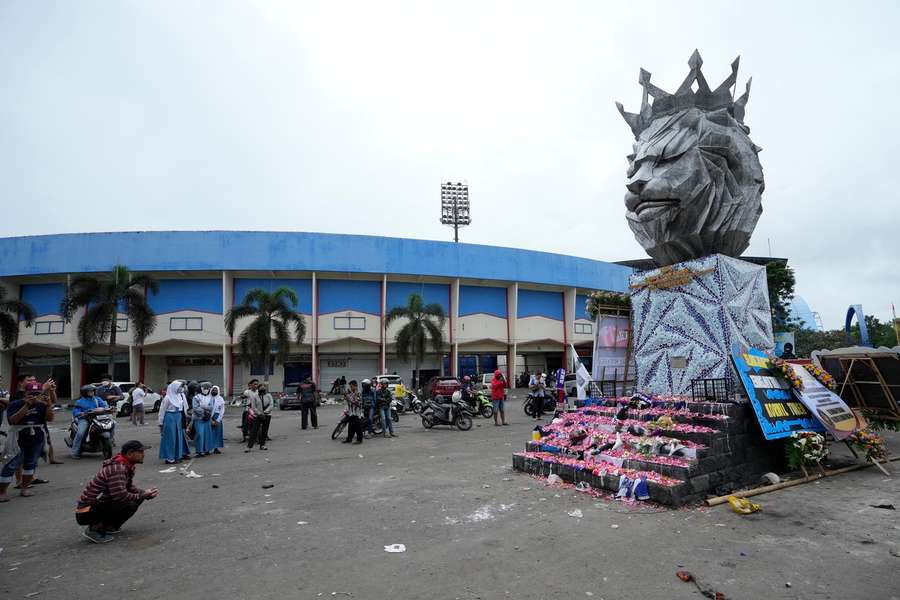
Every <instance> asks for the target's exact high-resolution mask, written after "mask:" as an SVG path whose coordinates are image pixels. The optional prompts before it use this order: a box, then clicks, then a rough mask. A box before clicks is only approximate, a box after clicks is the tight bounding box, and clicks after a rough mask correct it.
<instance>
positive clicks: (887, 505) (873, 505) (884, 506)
mask: <svg viewBox="0 0 900 600" xmlns="http://www.w3.org/2000/svg"><path fill="white" fill-rule="evenodd" d="M869 506H871V507H872V508H883V509H885V510H897V509H896V508H895V507H894V505H893V504H870V505H869Z"/></svg>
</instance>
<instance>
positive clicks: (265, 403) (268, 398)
mask: <svg viewBox="0 0 900 600" xmlns="http://www.w3.org/2000/svg"><path fill="white" fill-rule="evenodd" d="M258 392H259V393H258V394H257V395H256V397H255V398H254V400H253V401H254V404H253V405H252V406H251V407H250V409H251V410H252V411H253V427H251V428H250V439H249V440H248V441H247V448H245V449H244V452H250V451H251V450H252V449H253V444H255V443H257V442H258V443H259V449H260V450H268V449H269V448H268V447H267V446H266V440H267V439H268V435H269V421H270V420H271V418H272V406H274V404H275V401H274V400H273V399H272V394H270V393H269V390H268V388H267V387H266V386H265V385H261V386H259V388H258Z"/></svg>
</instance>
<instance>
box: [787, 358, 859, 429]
mask: <svg viewBox="0 0 900 600" xmlns="http://www.w3.org/2000/svg"><path fill="white" fill-rule="evenodd" d="M794 371H795V372H796V373H797V375H798V376H799V377H800V381H802V382H803V390H802V391H798V390H794V394H795V395H796V396H797V397H798V398H799V399H800V401H801V402H803V404H804V405H805V406H806V408H808V409H809V411H810V412H811V413H812V414H813V415H814V416H815V417H816V418H817V419H818V420H819V421H820V422H821V423H822V425H824V426H825V429H827V430H828V431H830V432H831V435H833V436H834V439H836V440H842V439H844V438H846V437H848V436H849V435H851V434H852V433H853V432H855V431H857V430H859V429H862V428H863V427H865V426H866V423H865V420H861V419H862V417H857V415H856V414H855V413H854V412H853V411H851V410H850V407H848V406H847V405H846V404H845V403H844V401H843V400H841V397H840V396H838V395H837V394H835V393H834V392H832V391H831V390H829V389H828V388H827V387H825V386H824V385H822V384H821V383H819V380H818V379H816V378H815V376H813V374H812V373H810V372H809V371H807V370H806V369H804V368H803V367H802V366H800V365H796V366H794Z"/></svg>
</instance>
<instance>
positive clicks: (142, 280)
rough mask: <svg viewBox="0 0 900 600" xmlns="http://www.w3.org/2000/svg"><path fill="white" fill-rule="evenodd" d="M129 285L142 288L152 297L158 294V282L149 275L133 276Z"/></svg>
mask: <svg viewBox="0 0 900 600" xmlns="http://www.w3.org/2000/svg"><path fill="white" fill-rule="evenodd" d="M131 285H132V286H137V287H140V288H144V289H146V290H147V291H148V292H150V293H151V294H153V295H154V296H155V295H156V294H158V293H159V281H157V280H156V279H154V278H153V277H150V276H149V275H133V276H132V277H131Z"/></svg>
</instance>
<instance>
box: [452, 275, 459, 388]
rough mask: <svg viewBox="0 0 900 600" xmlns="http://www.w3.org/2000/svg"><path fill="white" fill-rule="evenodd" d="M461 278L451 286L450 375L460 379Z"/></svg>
mask: <svg viewBox="0 0 900 600" xmlns="http://www.w3.org/2000/svg"><path fill="white" fill-rule="evenodd" d="M458 338H459V278H456V279H454V280H453V283H451V284H450V374H451V375H453V376H454V377H459V342H458V341H457V340H458Z"/></svg>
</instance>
